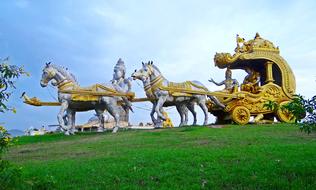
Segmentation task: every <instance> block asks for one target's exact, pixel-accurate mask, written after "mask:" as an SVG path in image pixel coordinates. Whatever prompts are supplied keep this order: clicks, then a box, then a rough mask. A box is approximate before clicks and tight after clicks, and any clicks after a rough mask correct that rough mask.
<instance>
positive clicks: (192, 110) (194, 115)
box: [187, 101, 197, 125]
mask: <svg viewBox="0 0 316 190" xmlns="http://www.w3.org/2000/svg"><path fill="white" fill-rule="evenodd" d="M187 107H188V109H189V110H190V112H191V113H192V115H193V124H192V125H196V122H197V119H196V111H195V110H194V102H193V101H190V102H189V103H188V104H187Z"/></svg>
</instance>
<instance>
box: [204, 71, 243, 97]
mask: <svg viewBox="0 0 316 190" xmlns="http://www.w3.org/2000/svg"><path fill="white" fill-rule="evenodd" d="M208 81H209V82H212V83H214V84H215V85H217V86H221V85H225V88H224V90H223V91H226V92H228V93H233V92H237V91H238V86H239V84H238V81H237V80H236V79H233V78H232V71H231V70H230V69H229V68H227V69H226V72H225V80H223V81H222V82H219V83H217V82H215V81H214V80H213V79H212V78H211V79H210V80H208Z"/></svg>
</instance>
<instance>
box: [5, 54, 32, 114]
mask: <svg viewBox="0 0 316 190" xmlns="http://www.w3.org/2000/svg"><path fill="white" fill-rule="evenodd" d="M0 62H1V63H0V112H4V111H7V110H11V111H13V112H15V109H13V108H9V107H8V106H7V105H6V104H5V102H7V101H8V99H9V97H10V95H11V93H12V92H11V91H10V90H11V89H14V88H15V84H14V83H15V79H17V78H19V77H20V76H21V75H29V74H28V73H27V72H25V71H24V69H23V67H18V66H16V65H10V64H9V59H8V58H6V59H4V60H0Z"/></svg>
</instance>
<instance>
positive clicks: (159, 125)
mask: <svg viewBox="0 0 316 190" xmlns="http://www.w3.org/2000/svg"><path fill="white" fill-rule="evenodd" d="M154 128H155V129H159V128H162V122H159V123H156V124H155V125H154Z"/></svg>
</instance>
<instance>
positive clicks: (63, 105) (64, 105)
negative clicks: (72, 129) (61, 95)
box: [57, 100, 69, 135]
mask: <svg viewBox="0 0 316 190" xmlns="http://www.w3.org/2000/svg"><path fill="white" fill-rule="evenodd" d="M68 105H69V104H68V102H67V101H65V100H63V101H62V102H61V106H60V110H59V113H58V115H57V120H58V123H59V125H60V127H61V128H62V129H63V130H64V131H65V135H69V131H68V130H69V127H68V126H66V124H65V123H64V113H65V111H66V110H67V109H68ZM68 120H69V118H68Z"/></svg>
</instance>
